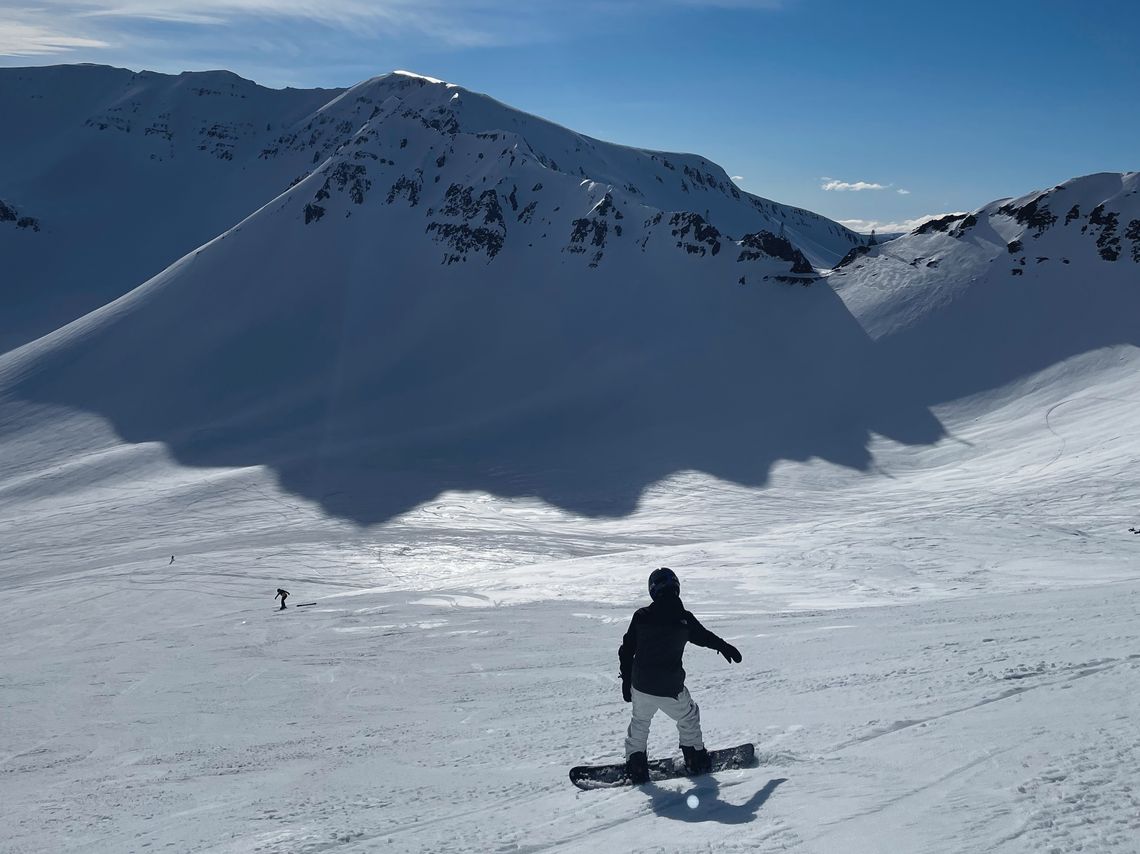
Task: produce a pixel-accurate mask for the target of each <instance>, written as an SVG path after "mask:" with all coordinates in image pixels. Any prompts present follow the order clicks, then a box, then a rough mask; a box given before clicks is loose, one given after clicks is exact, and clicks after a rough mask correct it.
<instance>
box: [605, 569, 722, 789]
mask: <svg viewBox="0 0 1140 854" xmlns="http://www.w3.org/2000/svg"><path fill="white" fill-rule="evenodd" d="M649 596H650V598H651V599H652V600H653V603H652V604H650V605H648V606H647V607H645V608H639V609H638V610H637V611H636V612H635V613H634V615H633V619H632V620H631V621H630V624H629V630H628V631H627V632H626V633H625V637H624V638H622V642H621V647H620V648H619V649H618V661H619V663H620V667H621V695H622V699H624V700H625V701H626V702H627V703H633V715H632V719H631V720H630V722H629V730H628V731H627V733H626V737H625V756H626V770H627V773H628V774H629V778H630V780H631V781H632V782H633V783H634V784H640V783H646V782H648V781H649V764H648V757H647V756H646V749H647V746H648V744H649V724H650V721H652V720H653V716H654V715H655V714H656V713H657V712H658V711H662V712H664V713H665V714H667V715H668V716H669V717H671V718H672V719H673V720H674V721H676V722H677V733H678V735H679V736H680V740H681V752H682V753H683V754H684V756H685V767H686V768H687V769H688V771H689V773H690V774H694V775H695V774H704V773H707V772H708V771H709V767H710V763H709V755H708V751H707V750H706V749H705V744H704V739H703V737H702V735H701V710H700V708H699V707H698V706H697V704H696V703H695V702H693V698H692V697H691V696H689V691H688V689H686V688H685V669H684V668H683V667H682V666H681V656H682V655H683V653H684V651H685V644H686V643H694V644H696V645H697V646H703V647H707V648H708V649H715V650H716V651H717V652H719V653H720V654H721V655H723V656H724V657H725V659H727V660H728V661H729V662H732V663H737V662H739V661H741V655H740V650H738V649H737V648H736V647H734V646H733V645H732V644H730V643H728V642H727V641H725V640H723V639H722V638H719V637H717V636H716V635H714V634H713V633H712V632H710V631H709V630H708V629H706V628H705V627H704V626H702V625H701V624H700V622H698V621H697V618H696V617H694V616H693V615H692V614H691V613H690V612H689V611H686V610H685V606H684V604H683V603H682V602H681V582H680V581H679V580H678V578H677V575H676V573H674V572H673V570H671V569H669V568H668V567H661V568H660V569H655V570H653V572H652V574H650V576H649Z"/></svg>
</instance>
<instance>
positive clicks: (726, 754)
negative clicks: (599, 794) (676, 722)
mask: <svg viewBox="0 0 1140 854" xmlns="http://www.w3.org/2000/svg"><path fill="white" fill-rule="evenodd" d="M709 759H710V760H711V761H712V770H713V772H716V771H730V770H732V769H734V768H747V767H749V766H750V765H752V764H753V763H754V762H755V761H756V746H755V745H754V744H740V745H737V746H736V747H726V748H724V749H723V750H710V751H709ZM688 776H690V775H689V772H688V771H687V770H686V769H685V762H684V760H683V759H682V758H681V757H679V756H678V757H671V758H669V759H652V760H650V762H649V780H650V782H653V783H655V782H657V781H659V780H673V779H676V778H678V777H688ZM570 782H571V783H573V784H574V785H575V786H577V787H578V788H579V789H585V790H587V791H589V790H590V789H612V788H616V787H618V786H630V785H632V783H630V780H629V776H628V775H627V774H626V773H625V763H624V762H619V763H617V764H615V765H579V766H578V767H576V768H571V769H570Z"/></svg>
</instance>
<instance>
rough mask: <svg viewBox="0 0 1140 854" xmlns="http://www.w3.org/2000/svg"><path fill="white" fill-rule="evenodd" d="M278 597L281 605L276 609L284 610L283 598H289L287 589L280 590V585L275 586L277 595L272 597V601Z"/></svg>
mask: <svg viewBox="0 0 1140 854" xmlns="http://www.w3.org/2000/svg"><path fill="white" fill-rule="evenodd" d="M278 598H280V599H281V607H280V608H278V609H277V610H278V611H284V610H285V600H286V599H288V598H289V591H288V590H282V589H281V588H280V587H278V588H277V595H276V596H274V597H273V601H275V602H276V601H277V599H278Z"/></svg>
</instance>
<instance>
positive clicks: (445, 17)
mask: <svg viewBox="0 0 1140 854" xmlns="http://www.w3.org/2000/svg"><path fill="white" fill-rule="evenodd" d="M3 2H4V0H0V4H3ZM17 2H18V0H17ZM791 2H796V0H667V2H664V3H663V2H661V0H609V2H606V3H602V2H601V0H583V4H584V6H585V10H584V11H585V12H587V13H588V15H589V17H590V18H591V19H592V20H594V21H595V22H597V21H598V19H600V18H602V17H604V16H608V17H610V18H629V17H637V18H644V16H646V15H651V14H653V13H654V12H656V11H658V10H660V9H661V8H663V7H666V6H672V7H674V8H675V7H678V6H681V7H686V6H687V7H694V8H708V7H716V8H723V9H735V10H740V11H745V12H747V11H754V12H758V11H765V10H767V11H774V10H778V9H780V8H782V7H783V6H784V5H786V4H787V3H791ZM564 12H565V10H564V5H563V3H562V2H560V0H530V2H527V3H517V2H515V0H38V2H35V3H34V4H29V5H27V6H20V7H16V8H13V9H11V10H7V11H6V12H2V13H0V55H8V56H25V55H31V54H36V53H61V52H67V51H74V50H80V49H87V48H102V47H107V46H108V40H110V39H113V40H114V41H116V42H119V43H123V44H130V43H131V42H132V41H134V40H136V39H138V38H139V36H138V31H137V28H135V29H132V28H131V27H130V25H131V23H139V22H150V23H157V24H167V25H171V24H173V25H178V24H181V25H186V26H202V27H211V26H214V27H225V26H228V27H232V26H234V25H235V24H236V23H238V22H240V21H242V20H243V19H244V20H246V21H248V20H250V19H256V20H260V21H263V22H272V21H283V22H288V21H295V22H312V23H316V24H323V25H326V26H329V27H335V28H339V29H344V30H350V31H352V32H354V33H359V32H362V31H363V32H364V33H366V34H370V35H377V36H381V35H387V36H391V37H405V36H417V37H420V38H422V39H424V40H426V41H429V42H434V43H436V44H442V45H445V46H447V47H489V46H500V45H507V44H520V43H530V42H534V41H540V40H545V39H549V38H557V37H558V35H559V33H560V32H562V30H563V27H562V26H561V24H560V23H559V22H560V21H561V20H562V19H563V17H564ZM151 35H152V37H153V34H151ZM172 40H173V37H172Z"/></svg>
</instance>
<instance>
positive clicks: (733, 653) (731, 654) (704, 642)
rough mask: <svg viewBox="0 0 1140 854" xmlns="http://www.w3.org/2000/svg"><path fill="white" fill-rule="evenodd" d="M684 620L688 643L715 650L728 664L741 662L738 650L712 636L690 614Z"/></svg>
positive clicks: (723, 640) (741, 658) (721, 639)
mask: <svg viewBox="0 0 1140 854" xmlns="http://www.w3.org/2000/svg"><path fill="white" fill-rule="evenodd" d="M686 619H688V621H689V643H692V644H696V645H697V646H703V647H705V648H707V649H715V650H716V651H717V652H719V653H720V654H721V655H723V656H724V657H725V660H727V661H728V662H729V663H730V664H739V663H740V662H741V661H742V660H743V656H741V654H740V650H738V649H737V648H736V647H734V646H733V645H732V644H730V643H729V642H728V641H726V640H725V639H724V638H722V637H719V636H717V635H714V634H713V633H712V632H710V631H709V630H708V629H706V628H705V627H704V626H702V625H701V623H700V620H698V619H697V618H696V617H694V616H693V615H692V614H688V615H687V617H686Z"/></svg>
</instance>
